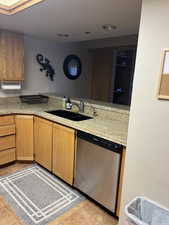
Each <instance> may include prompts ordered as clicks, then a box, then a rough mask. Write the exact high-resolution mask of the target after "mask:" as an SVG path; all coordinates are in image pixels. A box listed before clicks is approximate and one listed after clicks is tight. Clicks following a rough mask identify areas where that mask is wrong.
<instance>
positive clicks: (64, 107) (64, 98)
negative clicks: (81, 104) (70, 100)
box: [62, 96, 67, 109]
mask: <svg viewBox="0 0 169 225" xmlns="http://www.w3.org/2000/svg"><path fill="white" fill-rule="evenodd" d="M66 101H67V98H66V96H64V97H63V99H62V107H63V109H66Z"/></svg>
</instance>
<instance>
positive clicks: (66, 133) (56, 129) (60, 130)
mask: <svg viewBox="0 0 169 225" xmlns="http://www.w3.org/2000/svg"><path fill="white" fill-rule="evenodd" d="M74 156H75V130H73V129H71V128H67V127H65V126H61V125H58V124H53V167H52V172H53V173H54V174H56V175H57V176H58V177H60V178H62V179H63V180H64V181H66V182H67V183H69V184H70V185H72V184H73V174H74Z"/></svg>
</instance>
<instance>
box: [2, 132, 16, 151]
mask: <svg viewBox="0 0 169 225" xmlns="http://www.w3.org/2000/svg"><path fill="white" fill-rule="evenodd" d="M9 148H15V135H10V136H5V137H0V151H3V150H5V149H9Z"/></svg>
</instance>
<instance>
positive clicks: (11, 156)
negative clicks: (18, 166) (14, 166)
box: [0, 148, 16, 166]
mask: <svg viewBox="0 0 169 225" xmlns="http://www.w3.org/2000/svg"><path fill="white" fill-rule="evenodd" d="M15 159H16V157H15V148H12V149H6V150H3V151H0V166H2V165H4V164H6V163H9V162H13V161H15Z"/></svg>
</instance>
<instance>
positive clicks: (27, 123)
mask: <svg viewBox="0 0 169 225" xmlns="http://www.w3.org/2000/svg"><path fill="white" fill-rule="evenodd" d="M15 122H16V156H17V160H28V161H29V160H30V161H32V160H34V156H33V153H34V152H33V116H28V115H17V116H16V117H15Z"/></svg>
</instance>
